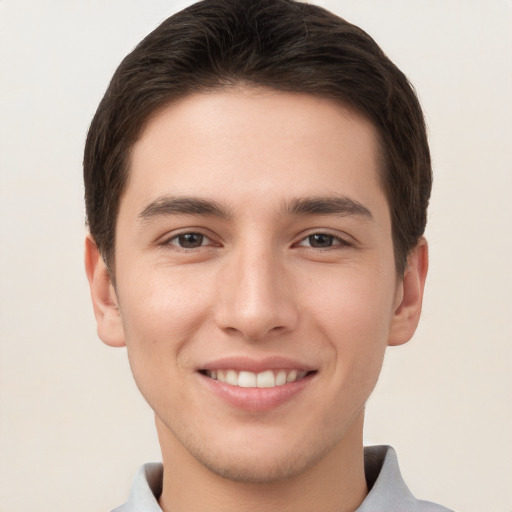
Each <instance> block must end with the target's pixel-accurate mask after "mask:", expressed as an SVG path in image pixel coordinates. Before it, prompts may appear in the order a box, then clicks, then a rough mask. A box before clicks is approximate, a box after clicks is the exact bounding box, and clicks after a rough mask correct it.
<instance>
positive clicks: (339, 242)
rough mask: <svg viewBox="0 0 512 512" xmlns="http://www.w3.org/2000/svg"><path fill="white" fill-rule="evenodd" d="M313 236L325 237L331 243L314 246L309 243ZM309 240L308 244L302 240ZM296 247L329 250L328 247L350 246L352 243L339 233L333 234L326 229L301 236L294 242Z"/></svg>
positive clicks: (340, 247)
mask: <svg viewBox="0 0 512 512" xmlns="http://www.w3.org/2000/svg"><path fill="white" fill-rule="evenodd" d="M313 237H325V238H328V239H330V241H331V242H332V245H329V246H328V247H314V246H313V245H311V239H312V238H313ZM308 240H309V242H310V244H309V245H304V242H306V241H308ZM295 245H296V246H297V247H310V248H311V249H315V250H319V251H322V250H329V249H343V248H345V247H352V246H353V245H354V244H353V243H351V242H349V241H348V240H347V239H345V238H342V237H340V236H339V235H334V234H333V233H329V232H328V231H315V232H313V233H310V234H308V235H307V236H305V237H304V238H302V239H301V240H300V241H299V242H298V243H297V244H295Z"/></svg>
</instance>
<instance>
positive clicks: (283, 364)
mask: <svg viewBox="0 0 512 512" xmlns="http://www.w3.org/2000/svg"><path fill="white" fill-rule="evenodd" d="M226 369H232V370H238V371H247V372H253V373H259V372H263V371H265V370H299V371H305V372H310V371H313V370H316V368H315V367H313V366H311V365H309V364H305V363H303V362H301V361H298V360H296V359H293V358H289V357H284V356H265V357H261V358H256V357H247V356H228V357H220V358H217V359H213V360H211V361H207V362H205V363H204V364H203V365H202V366H200V367H199V368H198V370H226Z"/></svg>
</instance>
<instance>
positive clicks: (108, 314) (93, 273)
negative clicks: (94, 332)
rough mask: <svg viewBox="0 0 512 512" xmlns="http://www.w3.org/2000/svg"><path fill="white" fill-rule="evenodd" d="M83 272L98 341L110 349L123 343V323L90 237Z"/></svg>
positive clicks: (94, 244)
mask: <svg viewBox="0 0 512 512" xmlns="http://www.w3.org/2000/svg"><path fill="white" fill-rule="evenodd" d="M85 271H86V274H87V279H88V280H89V288H90V290H91V299H92V305H93V308H94V316H95V317H96V324H97V326H98V336H99V337H100V339H101V340H102V341H103V342H104V343H106V344H107V345H110V346H112V347H123V346H124V345H125V344H126V343H125V339H124V330H123V323H122V318H121V313H120V311H119V307H118V302H117V296H116V292H115V290H114V286H113V285H112V280H111V279H110V274H109V271H108V269H107V266H106V265H105V262H104V261H103V257H102V256H101V254H100V252H99V250H98V247H97V245H96V243H95V242H94V240H93V238H92V237H91V235H87V237H86V239H85Z"/></svg>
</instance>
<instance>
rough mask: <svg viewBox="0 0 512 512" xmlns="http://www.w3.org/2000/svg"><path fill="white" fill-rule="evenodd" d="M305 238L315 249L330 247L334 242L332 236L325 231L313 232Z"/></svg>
mask: <svg viewBox="0 0 512 512" xmlns="http://www.w3.org/2000/svg"><path fill="white" fill-rule="evenodd" d="M307 240H308V242H309V245H310V246H311V247H315V248H317V249H323V248H326V247H332V246H333V245H334V242H335V238H334V236H332V235H327V234H325V233H315V234H314V235H310V236H308V238H307Z"/></svg>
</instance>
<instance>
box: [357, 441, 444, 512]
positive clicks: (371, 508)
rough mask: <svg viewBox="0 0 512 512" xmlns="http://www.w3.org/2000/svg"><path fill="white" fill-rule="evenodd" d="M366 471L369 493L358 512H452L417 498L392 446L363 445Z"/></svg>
mask: <svg viewBox="0 0 512 512" xmlns="http://www.w3.org/2000/svg"><path fill="white" fill-rule="evenodd" d="M364 455H365V473H366V480H367V482H368V488H369V493H368V496H367V497H366V499H365V500H364V501H363V503H362V504H361V506H360V507H359V508H358V509H357V512H387V511H390V510H392V511H393V512H453V511H451V510H450V509H448V508H446V507H443V506H442V505H438V504H436V503H433V502H430V501H424V500H419V499H417V498H416V497H415V496H414V495H413V494H412V492H411V491H410V490H409V488H408V487H407V485H406V483H405V482H404V480H403V478H402V474H401V472H400V468H399V466H398V458H397V455H396V452H395V450H394V449H393V448H392V447H391V446H369V447H367V448H365V453H364Z"/></svg>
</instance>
